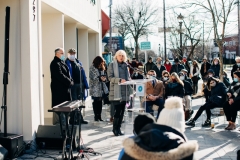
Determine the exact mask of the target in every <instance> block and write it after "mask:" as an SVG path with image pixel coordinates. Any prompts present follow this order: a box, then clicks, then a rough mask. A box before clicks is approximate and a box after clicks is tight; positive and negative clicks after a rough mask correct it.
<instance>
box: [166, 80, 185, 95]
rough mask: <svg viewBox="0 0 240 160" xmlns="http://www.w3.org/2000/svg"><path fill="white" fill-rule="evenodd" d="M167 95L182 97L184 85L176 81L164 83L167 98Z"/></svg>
mask: <svg viewBox="0 0 240 160" xmlns="http://www.w3.org/2000/svg"><path fill="white" fill-rule="evenodd" d="M168 96H177V97H180V98H183V96H184V87H183V86H182V85H181V84H179V83H177V82H174V83H170V82H169V83H168V84H167V85H166V89H165V97H166V98H167V97H168Z"/></svg>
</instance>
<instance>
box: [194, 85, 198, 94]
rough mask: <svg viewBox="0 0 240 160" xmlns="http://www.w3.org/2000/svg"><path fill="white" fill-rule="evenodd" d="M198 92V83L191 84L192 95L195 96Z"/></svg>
mask: <svg viewBox="0 0 240 160" xmlns="http://www.w3.org/2000/svg"><path fill="white" fill-rule="evenodd" d="M197 92H198V83H193V94H197Z"/></svg>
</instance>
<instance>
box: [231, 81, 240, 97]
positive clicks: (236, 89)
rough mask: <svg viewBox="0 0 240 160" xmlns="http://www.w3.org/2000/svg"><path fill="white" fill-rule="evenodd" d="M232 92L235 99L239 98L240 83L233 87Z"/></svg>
mask: <svg viewBox="0 0 240 160" xmlns="http://www.w3.org/2000/svg"><path fill="white" fill-rule="evenodd" d="M231 90H232V91H233V95H234V97H237V96H238V94H239V92H240V82H237V83H235V84H233V85H231Z"/></svg>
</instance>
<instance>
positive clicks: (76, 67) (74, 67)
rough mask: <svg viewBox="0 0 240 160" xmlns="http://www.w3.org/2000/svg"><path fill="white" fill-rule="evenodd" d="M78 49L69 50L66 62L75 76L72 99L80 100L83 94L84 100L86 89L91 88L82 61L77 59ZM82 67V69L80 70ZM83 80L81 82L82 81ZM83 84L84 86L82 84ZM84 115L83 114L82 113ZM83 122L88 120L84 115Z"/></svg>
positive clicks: (73, 76)
mask: <svg viewBox="0 0 240 160" xmlns="http://www.w3.org/2000/svg"><path fill="white" fill-rule="evenodd" d="M76 52H77V51H76V50H75V49H74V48H71V49H69V50H68V58H67V59H66V61H65V62H66V64H67V66H68V68H69V72H70V75H71V77H72V78H73V81H74V85H73V86H72V87H71V94H72V100H73V101H74V100H79V99H80V98H81V97H80V96H83V100H85V99H86V95H85V89H89V86H88V82H87V77H86V74H85V71H84V69H83V68H82V63H81V62H80V61H79V60H78V59H76V58H75V57H76ZM80 68H81V71H80ZM80 72H81V80H80ZM80 82H81V83H80ZM80 84H82V86H80ZM80 88H82V91H80ZM80 116H82V115H80ZM81 120H82V121H81V123H82V124H87V123H88V122H87V121H84V120H83V117H81Z"/></svg>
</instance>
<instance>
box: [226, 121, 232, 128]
mask: <svg viewBox="0 0 240 160" xmlns="http://www.w3.org/2000/svg"><path fill="white" fill-rule="evenodd" d="M231 124H232V123H231V122H229V123H228V126H227V127H226V128H225V129H226V130H228V128H229V127H230V126H231Z"/></svg>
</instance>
